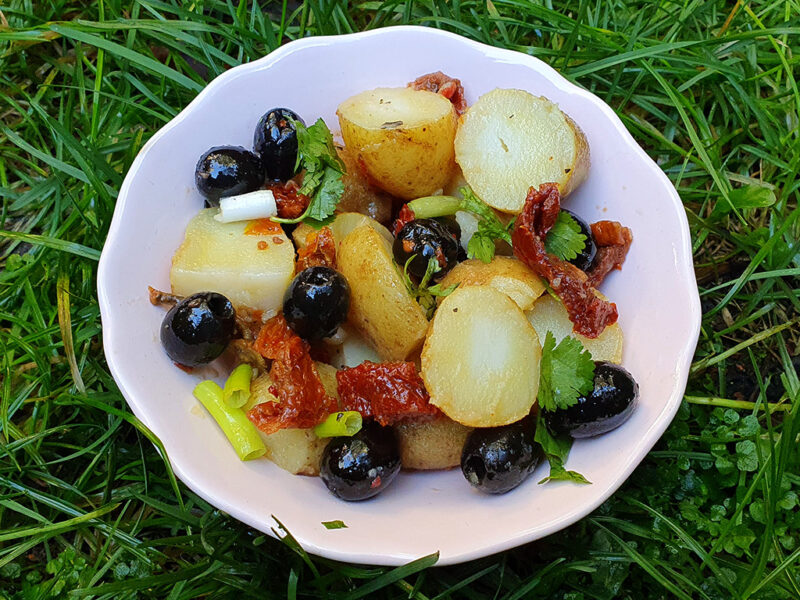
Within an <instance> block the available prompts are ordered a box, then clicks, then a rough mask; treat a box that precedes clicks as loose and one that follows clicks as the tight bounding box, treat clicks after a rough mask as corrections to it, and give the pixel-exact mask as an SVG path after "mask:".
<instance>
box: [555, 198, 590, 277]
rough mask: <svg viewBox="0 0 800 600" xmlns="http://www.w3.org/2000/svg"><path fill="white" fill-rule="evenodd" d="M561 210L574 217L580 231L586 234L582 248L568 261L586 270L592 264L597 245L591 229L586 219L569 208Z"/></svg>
mask: <svg viewBox="0 0 800 600" xmlns="http://www.w3.org/2000/svg"><path fill="white" fill-rule="evenodd" d="M561 210H563V211H564V212H565V213H567V214H568V215H569V216H570V217H572V218H573V219H575V222H576V223H577V224H578V226H579V227H580V228H581V233H582V234H583V235H585V236H586V243H585V244H584V246H583V250H582V251H581V252H580V253H579V254H578V256H576V257H575V258H573V259H572V260H570V261H569V262H571V263H572V264H573V265H575V266H576V267H578V268H579V269H580V270H582V271H586V270H587V269H588V268H589V267H590V266H592V261H593V260H594V255H595V254H596V253H597V245H596V244H595V243H594V237H592V230H591V228H590V227H589V225H588V224H587V223H586V221H584V220H583V219H581V218H580V217H579V216H578V215H576V214H575V213H574V212H572V211H571V210H567V209H566V208H562V209H561Z"/></svg>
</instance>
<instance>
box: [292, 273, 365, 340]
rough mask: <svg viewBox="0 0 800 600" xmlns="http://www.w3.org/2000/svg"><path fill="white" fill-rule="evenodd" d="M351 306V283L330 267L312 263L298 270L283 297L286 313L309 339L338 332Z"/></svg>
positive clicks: (294, 328)
mask: <svg viewBox="0 0 800 600" xmlns="http://www.w3.org/2000/svg"><path fill="white" fill-rule="evenodd" d="M349 309H350V286H349V285H347V280H346V279H345V278H344V275H342V274H341V273H339V272H338V271H335V270H333V269H331V268H330V267H309V268H307V269H304V270H303V271H301V272H300V273H298V274H297V275H296V276H295V278H294V279H293V280H292V283H291V284H289V287H288V288H287V290H286V294H285V295H284V297H283V316H284V317H285V318H286V322H287V323H288V324H289V327H291V328H292V329H293V330H294V332H295V333H296V334H297V335H299V336H300V337H302V338H305V339H307V340H321V339H322V338H326V337H329V336H332V335H333V334H334V333H336V330H337V329H338V327H339V325H341V324H342V323H343V322H344V320H345V319H346V318H347V311H348V310H349Z"/></svg>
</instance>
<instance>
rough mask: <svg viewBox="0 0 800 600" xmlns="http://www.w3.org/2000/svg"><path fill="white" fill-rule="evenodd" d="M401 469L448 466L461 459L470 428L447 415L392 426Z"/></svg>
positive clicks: (425, 468)
mask: <svg viewBox="0 0 800 600" xmlns="http://www.w3.org/2000/svg"><path fill="white" fill-rule="evenodd" d="M394 430H395V433H396V434H397V441H398V442H399V444H400V461H401V462H402V463H403V468H404V469H418V470H430V469H449V468H451V467H456V466H458V465H459V464H460V462H461V450H462V449H463V448H464V442H465V441H466V439H467V436H468V435H469V432H470V431H472V429H471V428H470V427H464V426H463V425H461V424H460V423H456V422H455V421H452V420H450V419H448V418H447V417H441V418H438V419H435V420H433V421H409V422H407V423H400V424H398V425H395V427H394Z"/></svg>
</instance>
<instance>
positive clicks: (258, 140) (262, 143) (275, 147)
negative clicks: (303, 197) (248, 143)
mask: <svg viewBox="0 0 800 600" xmlns="http://www.w3.org/2000/svg"><path fill="white" fill-rule="evenodd" d="M292 119H294V120H295V121H299V122H300V123H303V120H302V119H301V118H300V117H298V116H297V115H296V114H295V113H294V112H292V111H291V110H289V109H288V108H273V109H271V110H269V111H267V112H266V114H264V116H263V117H261V119H260V120H259V121H258V125H256V132H255V134H254V135H253V148H254V149H255V151H256V152H258V153H259V154H260V155H261V160H263V161H264V170H265V171H266V174H267V179H277V180H280V181H286V180H287V179H291V178H292V176H293V175H294V174H295V164H296V163H297V129H296V128H295V126H294V123H292ZM303 125H305V123H303Z"/></svg>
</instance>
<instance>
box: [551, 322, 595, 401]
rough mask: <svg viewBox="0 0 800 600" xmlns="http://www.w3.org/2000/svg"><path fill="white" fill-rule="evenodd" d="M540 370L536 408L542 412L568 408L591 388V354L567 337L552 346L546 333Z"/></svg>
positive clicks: (573, 339)
mask: <svg viewBox="0 0 800 600" xmlns="http://www.w3.org/2000/svg"><path fill="white" fill-rule="evenodd" d="M540 369H541V370H540V375H539V406H540V407H541V408H542V409H543V410H558V409H560V408H569V407H570V406H572V405H573V404H575V403H577V402H578V397H579V396H581V395H582V394H588V393H589V392H591V391H592V388H593V387H594V362H593V361H592V355H591V354H590V353H589V351H588V350H586V349H585V348H584V347H583V344H581V343H580V341H579V340H576V339H575V338H572V337H569V336H567V337H565V338H564V339H563V340H561V342H560V343H559V344H558V346H556V339H555V337H553V334H552V332H550V331H548V332H547V335H546V336H545V339H544V345H543V347H542V360H541V365H540Z"/></svg>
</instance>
